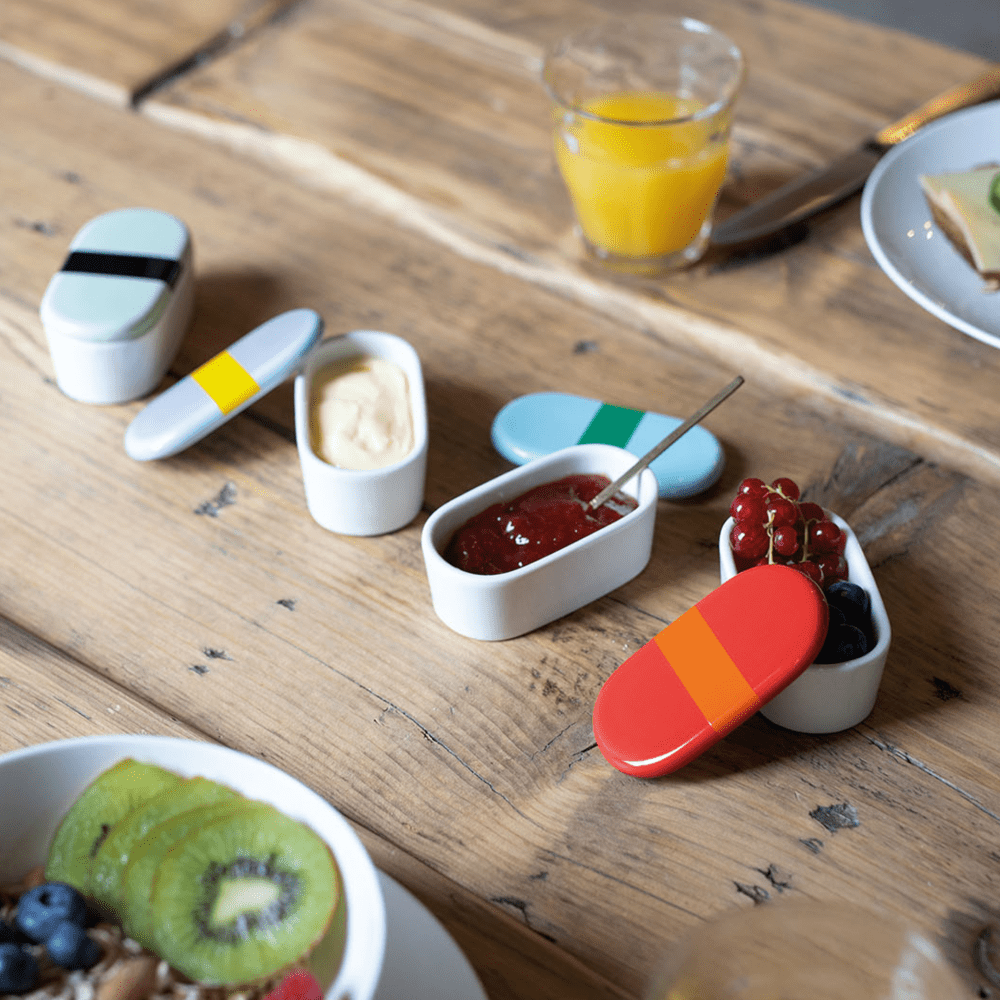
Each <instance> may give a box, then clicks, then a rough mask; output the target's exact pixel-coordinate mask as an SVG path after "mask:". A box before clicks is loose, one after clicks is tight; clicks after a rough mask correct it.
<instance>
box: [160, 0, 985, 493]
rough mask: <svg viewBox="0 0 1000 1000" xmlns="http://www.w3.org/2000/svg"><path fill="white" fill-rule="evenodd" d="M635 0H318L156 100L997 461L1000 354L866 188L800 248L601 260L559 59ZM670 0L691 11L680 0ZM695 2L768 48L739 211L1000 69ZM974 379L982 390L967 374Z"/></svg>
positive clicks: (821, 396) (791, 387)
mask: <svg viewBox="0 0 1000 1000" xmlns="http://www.w3.org/2000/svg"><path fill="white" fill-rule="evenodd" d="M635 6H636V4H634V3H627V4H624V5H621V4H616V5H612V4H610V3H604V4H601V3H586V2H584V0H562V2H560V3H555V4H551V5H545V6H544V8H542V9H540V10H536V9H534V7H533V6H532V5H522V4H512V5H507V4H504V5H501V7H497V6H496V5H493V4H485V3H474V2H468V0H464V2H463V0H449V2H447V3H443V4H429V3H421V2H416V0H378V2H375V3H368V2H364V3H362V2H360V0H323V2H319V0H317V2H314V3H312V4H309V5H306V6H304V7H302V8H301V9H300V10H298V11H297V12H296V16H295V17H293V18H290V19H288V20H285V21H283V22H281V23H280V24H278V25H275V26H274V27H273V29H271V30H266V31H262V32H260V33H259V34H258V35H257V36H256V37H255V38H253V39H251V40H249V41H248V43H247V44H246V45H243V46H241V47H240V48H239V49H238V50H235V51H233V52H232V53H230V54H229V55H228V56H227V57H225V58H223V59H220V60H217V61H215V62H213V63H212V64H211V65H209V66H207V67H205V68H204V69H203V70H199V71H196V72H194V73H192V74H191V75H189V76H186V77H185V78H183V79H182V80H179V81H178V82H177V83H176V85H174V86H172V87H169V88H167V89H166V90H164V91H162V92H160V93H158V94H157V95H154V97H153V98H152V99H151V100H150V101H148V102H147V103H146V104H145V110H146V112H147V113H148V114H150V115H153V116H155V117H156V118H157V119H158V120H160V121H162V122H164V123H168V124H170V125H171V126H172V127H177V128H181V129H187V130H191V131H194V132H196V133H198V134H201V135H205V136H208V137H211V138H212V139H213V140H215V141H219V142H222V143H224V144H227V145H229V146H230V147H231V148H234V149H237V150H239V151H240V153H241V154H242V155H250V156H257V157H259V158H261V159H262V160H264V161H266V162H278V163H282V164H283V165H284V167H285V169H286V170H287V171H288V172H289V173H290V174H292V175H294V176H297V177H299V178H300V179H301V180H302V181H303V182H304V183H307V184H309V185H312V186H315V187H316V188H317V189H319V190H326V191H329V192H331V193H333V194H335V195H336V196H338V197H343V198H347V199H349V200H351V201H353V202H355V203H356V204H358V205H359V206H363V207H364V208H365V209H366V210H369V211H372V212H377V213H379V214H382V215H384V216H385V217H386V218H388V219H391V220H393V221H395V222H396V223H397V224H399V225H401V226H405V227H407V228H410V229H413V230H414V231H417V232H420V233H422V234H424V235H426V236H429V237H430V238H432V239H433V240H435V241H437V242H439V243H442V244H443V245H445V246H446V247H448V248H449V249H451V250H453V251H455V252H457V253H459V254H461V255H463V256H465V257H466V258H467V259H469V260H473V261H479V262H483V263H486V264H488V265H489V266H491V267H494V268H496V269H497V270H500V271H503V272H506V273H513V274H516V275H517V276H518V277H520V278H521V279H522V280H526V281H530V282H533V283H535V284H538V285H540V286H543V287H547V288H550V289H553V290H555V291H557V292H558V293H559V294H561V295H563V296H566V297H568V298H572V299H574V300H576V301H578V302H581V303H584V304H585V305H586V306H587V307H588V308H591V309H595V310H599V311H602V312H605V313H607V314H608V315H610V316H612V317H613V318H615V319H616V320H620V321H621V320H624V321H626V322H628V323H630V324H632V325H634V326H635V327H637V328H640V329H643V330H648V331H650V332H652V333H653V334H654V335H655V336H657V337H660V338H661V339H663V340H664V341H665V342H667V343H670V344H675V345H678V346H681V347H683V348H684V349H686V350H687V349H694V350H700V351H702V352H704V353H705V354H706V355H708V356H711V357H712V358H714V359H716V360H717V361H718V362H719V363H721V364H723V365H724V366H730V365H732V364H734V363H736V362H738V363H739V365H740V367H741V368H742V369H744V370H745V371H747V372H751V373H753V374H754V375H755V376H756V377H758V378H762V379H763V378H767V379H769V380H771V381H773V382H775V384H776V385H779V386H780V390H779V391H780V392H781V393H782V394H791V395H794V396H796V397H797V398H800V399H803V400H808V401H809V403H810V405H811V406H813V407H814V408H815V409H816V410H817V411H818V412H821V413H824V414H829V415H830V416H832V417H833V418H834V419H837V420H843V421H846V422H848V423H849V424H851V425H852V426H854V427H855V428H857V429H860V430H863V431H869V432H873V433H878V434H882V435H889V436H890V437H891V438H892V439H893V440H894V441H895V442H897V443H898V444H900V445H902V446H904V447H907V448H911V449H914V450H917V451H919V452H920V453H921V454H925V455H929V456H931V457H933V458H934V459H936V460H938V461H943V462H947V463H949V464H952V465H955V466H958V467H961V468H963V469H965V470H967V471H970V472H973V473H975V474H977V475H983V476H989V477H991V478H993V479H994V480H995V479H997V478H998V477H1000V432H998V430H997V428H998V427H1000V401H998V399H997V395H996V393H995V392H994V391H993V386H994V385H995V383H996V380H997V377H998V376H1000V354H998V352H996V351H995V350H994V349H992V348H990V347H988V346H986V345H983V344H981V343H978V342H977V341H974V340H972V339H971V338H969V337H966V336H965V335H963V334H961V333H959V332H958V331H955V330H953V329H951V328H950V327H948V326H947V325H945V324H944V323H942V322H941V321H939V320H938V319H936V318H934V317H932V316H930V315H929V314H928V313H926V312H924V311H923V310H922V309H920V307H919V306H917V305H916V304H915V303H913V302H911V301H910V300H909V299H907V298H906V297H905V296H903V295H902V294H901V293H900V292H899V291H898V289H896V288H895V286H894V285H892V283H891V282H890V281H889V279H888V278H887V277H886V276H885V275H883V274H882V272H881V271H880V270H879V269H878V267H877V265H876V264H875V262H874V259H873V258H872V256H871V254H870V252H869V251H868V249H867V246H866V245H865V242H864V239H863V236H862V233H861V229H860V226H859V225H858V219H857V212H858V199H857V198H855V199H853V200H851V201H849V202H847V203H846V204H844V205H842V206H840V207H838V208H836V209H833V210H831V211H829V212H827V213H826V214H824V215H823V216H822V217H820V218H819V219H818V220H816V222H815V223H814V225H813V227H812V231H811V233H810V235H809V237H808V239H806V240H805V241H804V242H801V243H799V244H797V245H795V246H792V247H788V248H786V249H785V250H784V251H783V252H780V253H772V254H771V255H769V256H761V255H759V254H751V255H746V254H730V255H728V256H727V255H724V254H723V253H721V252H718V251H713V252H711V253H710V254H709V255H708V256H707V257H706V258H705V259H704V260H703V261H702V262H701V263H700V264H699V265H698V266H696V267H694V268H692V269H689V270H687V271H685V272H681V273H678V274H675V275H673V276H670V277H668V278H666V279H663V280H660V281H657V282H651V283H637V284H634V285H631V286H626V285H624V284H622V283H618V282H616V283H612V282H611V281H610V280H609V279H608V278H607V277H606V276H604V275H601V274H600V273H597V272H595V271H594V270H593V269H592V268H590V267H589V266H588V265H587V264H586V262H581V260H580V259H579V249H578V246H577V241H576V238H575V237H574V235H573V234H572V231H571V230H572V220H571V213H570V209H569V205H568V200H567V198H566V195H565V193H564V192H563V190H562V187H561V183H560V180H559V178H558V176H557V175H556V172H555V170H554V168H553V163H552V159H553V158H552V155H551V149H550V140H549V135H548V119H549V113H548V108H547V99H546V96H545V94H544V92H543V90H542V87H541V85H540V83H539V80H538V66H539V60H540V56H541V52H542V50H543V46H544V45H545V44H546V43H547V42H548V41H550V40H551V39H553V38H554V37H556V36H557V35H558V34H560V33H562V32H563V31H565V30H566V29H567V28H568V27H569V26H572V25H574V24H576V23H578V22H580V21H581V20H583V19H585V18H587V17H594V16H596V15H597V14H598V13H599V12H600V11H601V10H604V11H608V10H611V9H612V8H614V9H621V10H623V11H625V12H627V11H628V10H631V9H633V8H634V7H635ZM661 6H662V7H663V9H664V10H666V11H673V12H682V13H686V12H687V8H686V7H684V5H683V4H680V3H678V2H674V0H671V2H669V3H666V4H663V5H661ZM699 16H702V17H704V18H705V19H706V20H709V21H712V20H714V21H715V22H716V23H719V24H721V25H724V26H725V27H726V29H727V30H728V31H729V32H730V33H731V35H732V36H733V37H734V38H735V39H736V40H737V41H738V42H739V43H740V44H741V45H742V46H743V48H744V49H745V51H746V52H747V55H748V62H749V67H750V71H749V76H748V81H747V86H746V91H745V94H744V95H743V97H742V98H741V100H740V103H739V108H738V115H737V126H736V130H735V150H734V163H733V171H732V173H733V177H732V181H731V183H730V184H729V185H727V188H726V190H725V192H724V198H723V202H722V204H721V206H720V214H725V213H728V212H729V211H731V210H732V208H733V207H734V206H735V205H736V204H737V203H743V202H746V201H748V200H750V199H751V198H752V197H754V196H756V195H757V194H759V193H761V192H763V191H765V190H768V189H770V188H773V187H774V186H776V185H777V184H779V183H780V182H782V181H784V180H786V179H788V178H789V177H791V176H794V175H795V174H797V173H800V172H801V171H802V170H804V169H806V168H808V167H812V166H816V165H818V164H821V163H823V162H825V161H826V160H827V159H829V158H830V157H832V156H834V155H836V154H837V153H839V152H846V151H847V150H849V149H851V148H853V147H854V146H855V145H857V144H858V143H859V142H861V141H862V140H863V139H864V138H865V137H866V136H867V135H869V134H871V133H872V132H873V131H874V130H875V129H877V128H878V127H880V126H881V125H883V124H885V123H887V122H888V121H890V120H892V119H893V118H895V117H897V116H898V115H900V114H902V113H903V112H905V111H907V110H909V109H910V108H912V107H914V106H915V105H916V104H918V103H920V102H922V101H923V100H925V99H927V98H929V97H930V96H932V95H933V94H934V93H936V92H938V91H940V90H942V89H944V88H945V87H947V86H950V85H951V84H953V83H955V82H956V81H958V80H961V79H964V78H967V77H971V76H972V75H974V74H975V73H977V72H979V71H980V70H981V69H982V68H983V66H984V63H983V62H982V60H979V59H977V58H975V57H973V56H969V55H964V54H961V53H957V52H954V51H951V50H947V49H943V48H941V47H937V46H934V45H932V44H931V43H929V42H925V41H923V40H920V39H916V38H911V37H909V36H906V35H904V34H901V33H894V32H889V31H884V30H883V29H879V28H875V27H872V26H868V25H862V24H860V23H859V22H853V21H848V20H846V19H843V18H839V17H836V16H834V15H831V14H829V13H826V12H823V11H818V10H814V9H812V8H808V7H805V6H802V5H798V4H792V3H786V2H783V0H769V2H767V3H757V2H754V3H750V2H733V0H728V2H724V0H717V2H713V3H708V4H705V5H703V9H701V8H700V9H699ZM889 67H891V68H889ZM455 81H461V85H460V86H456V84H455ZM959 384H961V385H963V386H965V387H966V391H965V392H962V393H955V392H953V391H951V389H950V387H952V386H955V385H959Z"/></svg>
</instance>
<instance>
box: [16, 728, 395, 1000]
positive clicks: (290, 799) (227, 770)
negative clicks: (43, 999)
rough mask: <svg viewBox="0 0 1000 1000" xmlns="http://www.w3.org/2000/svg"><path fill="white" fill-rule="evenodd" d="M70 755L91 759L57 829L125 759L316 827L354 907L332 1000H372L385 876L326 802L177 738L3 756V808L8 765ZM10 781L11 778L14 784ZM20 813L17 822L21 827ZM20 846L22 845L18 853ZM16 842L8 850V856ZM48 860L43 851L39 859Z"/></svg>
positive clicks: (252, 761) (61, 746)
mask: <svg viewBox="0 0 1000 1000" xmlns="http://www.w3.org/2000/svg"><path fill="white" fill-rule="evenodd" d="M66 753H69V754H71V755H74V756H75V757H77V758H79V756H80V754H81V753H89V754H90V756H91V760H90V762H89V763H88V765H87V766H86V767H82V768H81V769H80V770H81V774H80V783H79V784H78V785H77V787H76V788H75V791H71V792H70V794H69V796H68V798H67V799H66V800H63V799H62V798H61V796H56V798H57V799H59V801H53V804H52V809H53V810H54V811H55V814H54V815H53V816H52V818H51V822H52V826H53V829H54V826H55V825H56V824H57V823H58V821H59V819H60V818H61V817H62V816H63V815H64V814H65V812H66V810H67V809H68V808H69V806H70V805H71V804H72V801H73V799H74V798H75V796H76V795H78V794H79V793H80V792H81V791H83V789H84V787H86V784H87V783H88V782H89V781H90V780H92V779H93V778H95V777H96V776H97V775H98V774H100V773H101V771H103V770H105V769H106V768H107V767H110V766H111V765H112V764H113V763H115V762H116V761H118V760H121V759H123V758H125V757H135V758H136V759H137V760H143V761H148V762H150V763H155V764H159V765H161V766H163V767H166V768H169V769H170V770H174V771H177V772H178V773H180V774H183V775H185V776H194V775H202V776H204V777H208V778H213V779H215V780H217V781H220V782H223V783H224V784H227V785H229V786H230V787H232V788H235V789H236V790H237V791H239V792H242V793H243V794H245V795H247V796H248V797H250V798H253V799H257V800H260V801H264V802H270V803H271V804H272V805H274V806H275V807H277V808H279V809H281V810H282V812H284V813H285V814H286V815H288V816H291V817H293V818H294V819H298V820H301V821H303V822H305V823H307V824H308V825H310V826H311V827H312V828H313V829H314V830H315V831H316V832H317V833H318V834H320V836H322V837H323V839H324V840H326V841H327V843H328V844H329V845H330V847H331V849H332V851H333V853H334V856H335V858H336V859H337V862H338V868H339V869H340V872H341V877H342V881H343V890H344V899H345V903H346V907H347V934H346V939H345V946H344V954H343V957H342V959H341V963H340V968H339V970H338V973H337V976H336V978H335V979H334V981H333V983H332V984H331V985H330V987H329V989H328V990H327V991H326V995H325V1000H347V998H349V1000H372V997H373V996H374V994H375V990H376V988H377V986H378V981H379V977H380V975H381V970H382V962H383V959H384V955H385V937H386V919H385V903H384V901H383V897H382V890H381V886H380V884H379V881H378V875H377V872H376V870H375V866H374V864H372V861H371V858H370V857H369V855H368V852H367V851H366V850H365V847H364V845H363V844H362V843H361V841H360V839H359V838H358V836H357V834H356V833H355V832H354V830H353V829H352V828H351V826H350V824H349V823H348V822H347V820H346V819H345V818H344V817H343V816H342V815H341V813H340V812H338V811H337V810H336V809H335V808H334V807H333V806H332V805H330V803H329V802H327V801H326V800H325V799H324V798H323V797H322V796H320V795H319V794H318V793H316V792H314V791H313V790H312V789H311V788H309V787H308V786H307V785H305V784H303V783H302V782H301V781H299V780H298V779H297V778H293V777H292V776H291V775H290V774H288V773H287V772H286V771H282V770H281V769H280V768H278V767H275V766H274V765H273V764H268V763H267V762H266V761H263V760H260V759H258V758H256V757H252V756H250V755H249V754H245V753H242V752H241V751H239V750H233V749H231V748H229V747H225V746H222V745H220V744H215V743H202V742H200V741H198V740H188V739H183V738H180V737H172V736H147V735H134V736H133V735H125V734H121V735H107V736H81V737H73V738H69V739H63V740H55V741H52V742H49V743H40V744H36V745H33V746H30V747H25V748H23V749H21V750H12V751H9V752H8V753H5V754H2V755H0V802H4V803H11V802H12V801H13V794H12V790H11V789H5V788H4V785H5V784H6V783H7V782H6V781H5V778H4V775H5V773H6V774H9V773H10V768H9V765H11V764H21V765H26V766H28V767H29V768H30V765H31V763H32V762H41V761H43V760H44V758H46V757H50V756H59V755H62V754H66ZM8 780H9V779H8ZM19 819H20V815H19V814H18V815H16V816H15V817H14V822H17V821H18V820H19ZM0 826H2V823H0ZM16 846H17V845H15V847H16ZM9 847H10V844H9V843H5V844H4V851H5V853H6V852H7V850H8V848H9ZM36 856H37V857H38V858H39V861H38V862H36V863H41V862H42V861H43V860H44V848H41V849H39V850H38V852H37V855H36Z"/></svg>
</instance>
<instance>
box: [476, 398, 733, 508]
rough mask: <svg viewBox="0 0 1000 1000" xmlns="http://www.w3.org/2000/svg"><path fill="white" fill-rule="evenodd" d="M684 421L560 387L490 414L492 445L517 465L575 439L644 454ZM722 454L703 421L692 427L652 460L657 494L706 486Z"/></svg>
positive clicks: (681, 494) (671, 495) (675, 496)
mask: <svg viewBox="0 0 1000 1000" xmlns="http://www.w3.org/2000/svg"><path fill="white" fill-rule="evenodd" d="M681 423H683V421H681V420H679V419H678V418H677V417H669V416H665V415H664V414H661V413H653V412H652V411H645V412H644V411H642V410H632V409H628V408H626V407H621V406H613V405H610V404H608V403H604V402H602V401H601V400H598V399H589V398H586V397H583V396H573V395H570V394H568V393H561V392H535V393H530V394H529V395H526V396H519V397H517V399H514V400H511V402H509V403H507V405H506V406H504V407H503V409H501V410H500V412H499V413H498V414H497V415H496V417H495V418H494V420H493V426H492V430H491V436H492V439H493V446H494V447H495V448H496V450H497V451H498V452H500V454H501V455H503V456H504V458H506V459H507V460H508V461H511V462H513V463H514V464H515V465H523V464H524V463H525V462H530V461H531V460H532V459H535V458H539V457H541V456H542V455H549V454H551V453H552V452H554V451H558V450H559V449H560V448H568V447H570V446H571V445H574V444H593V443H600V444H612V445H615V446H616V447H618V448H624V449H625V450H626V451H629V452H631V453H632V454H633V455H636V456H638V455H644V454H645V453H646V452H648V451H649V450H650V449H651V448H653V447H654V446H655V445H656V444H657V443H658V442H659V441H662V440H663V438H665V437H666V436H667V435H668V434H669V433H670V432H671V431H673V430H675V429H676V428H677V427H679V426H680V425H681ZM724 466H725V455H724V454H723V451H722V445H721V444H720V443H719V441H718V439H717V438H716V437H715V436H714V435H713V434H712V433H711V432H710V431H708V430H706V429H705V428H704V427H692V428H691V429H690V430H689V431H688V432H687V433H686V434H685V435H684V436H683V437H681V438H680V439H679V440H678V441H676V442H675V443H674V444H673V445H672V446H671V447H670V448H668V449H667V451H665V452H663V454H662V455H660V456H659V457H658V458H656V459H654V460H653V462H651V463H650V466H649V468H650V469H651V470H652V472H653V475H654V476H656V481H657V483H658V485H659V492H660V496H661V497H665V498H668V499H671V500H680V499H683V498H685V497H690V496H695V495H696V494H698V493H701V492H703V491H704V490H707V489H708V488H709V487H710V486H711V485H712V484H713V483H715V482H716V481H717V480H718V478H719V476H720V475H721V474H722V470H723V467H724Z"/></svg>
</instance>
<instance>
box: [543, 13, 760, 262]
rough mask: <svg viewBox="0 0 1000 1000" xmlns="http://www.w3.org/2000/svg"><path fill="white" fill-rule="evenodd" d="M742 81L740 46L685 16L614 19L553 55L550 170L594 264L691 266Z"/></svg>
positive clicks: (549, 70) (704, 235) (547, 76)
mask: <svg viewBox="0 0 1000 1000" xmlns="http://www.w3.org/2000/svg"><path fill="white" fill-rule="evenodd" d="M743 74H744V63H743V56H742V54H741V52H740V50H739V48H737V46H736V45H735V44H733V42H732V41H730V40H729V39H728V38H727V37H726V36H725V35H723V34H722V33H721V32H719V31H717V30H716V29H715V28H712V27H710V26H709V25H707V24H703V23H702V22H701V21H696V20H694V19H692V18H689V17H682V18H675V17H668V16H663V15H657V14H637V15H635V16H632V17H629V18H627V19H626V18H622V19H613V20H610V21H607V22H605V23H603V24H601V25H598V26H596V27H590V28H586V29H583V30H581V31H580V32H578V33H576V34H573V35H570V36H568V37H566V38H563V39H562V40H561V41H559V42H557V43H556V44H555V46H553V47H552V49H551V50H550V51H549V52H548V54H547V56H546V58H545V63H544V67H543V71H542V79H543V81H544V83H545V87H546V89H547V90H548V92H549V95H550V96H551V98H552V101H553V112H552V119H553V140H554V144H555V153H556V161H557V162H558V164H559V170H560V172H561V173H562V177H563V180H564V181H565V182H566V187H567V188H568V189H569V195H570V199H571V200H572V203H573V208H574V211H575V214H576V219H577V222H578V224H579V228H580V231H581V234H582V237H583V242H584V245H585V247H586V248H587V250H588V251H589V253H590V254H591V255H592V256H593V257H595V258H597V259H598V260H599V261H601V262H602V263H604V264H607V265H610V266H612V267H614V268H615V269H618V270H624V271H627V272H631V273H638V274H650V273H657V272H660V271H666V270H669V269H671V268H675V267H681V266H684V265H686V264H691V263H693V262H694V261H696V260H698V259H699V258H700V257H701V255H702V254H703V253H704V252H705V248H706V246H707V245H708V239H709V235H710V233H711V229H712V213H713V210H714V208H715V203H716V201H717V200H718V196H719V190H720V189H721V187H722V182H723V180H724V178H725V175H726V166H727V163H728V159H729V133H730V129H731V126H732V117H733V105H734V103H735V101H736V97H737V94H738V93H739V89H740V86H741V84H742V82H743Z"/></svg>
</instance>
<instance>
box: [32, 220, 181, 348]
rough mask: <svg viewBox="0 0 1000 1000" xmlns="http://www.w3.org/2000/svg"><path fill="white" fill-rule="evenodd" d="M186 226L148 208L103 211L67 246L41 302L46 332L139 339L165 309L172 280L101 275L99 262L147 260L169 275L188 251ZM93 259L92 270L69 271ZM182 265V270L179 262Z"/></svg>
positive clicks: (82, 337) (88, 337) (81, 337)
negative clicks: (173, 264) (116, 257)
mask: <svg viewBox="0 0 1000 1000" xmlns="http://www.w3.org/2000/svg"><path fill="white" fill-rule="evenodd" d="M188 245H189V237H188V231H187V227H186V226H185V225H184V223H183V222H181V221H180V220H179V219H176V218H174V216H172V215H168V214H167V213H166V212H160V211H157V210H156V209H151V208H124V209H119V210H117V211H114V212H106V213H105V214H103V215H99V216H97V217H96V218H95V219H92V220H91V221H90V222H88V223H87V224H86V225H85V226H84V227H83V228H82V229H81V230H80V231H79V232H78V233H77V234H76V236H75V237H74V238H73V241H72V243H70V247H69V251H70V256H69V257H68V258H67V262H66V264H64V265H63V269H62V270H60V271H58V272H57V273H56V274H55V275H54V276H53V278H52V280H51V281H50V282H49V285H48V287H47V288H46V290H45V295H44V296H43V298H42V305H41V319H42V325H43V326H44V327H45V330H46V333H48V334H49V335H50V336H51V335H56V336H64V337H73V338H75V339H79V340H89V341H113V340H125V339H130V338H133V337H138V336H141V335H142V334H143V333H145V332H146V330H148V329H149V328H150V327H152V326H153V325H154V324H155V323H156V322H157V320H158V319H159V317H160V315H161V314H162V311H163V310H164V309H165V308H166V305H167V301H168V298H169V296H170V293H171V285H172V282H168V281H167V280H164V278H162V277H145V276H143V277H133V276H131V275H125V274H121V273H114V272H113V271H112V272H111V273H106V272H105V273H102V272H100V271H99V270H96V268H100V267H101V266H102V265H101V261H108V262H109V267H110V266H111V264H112V263H113V262H112V261H111V257H112V255H121V256H125V257H128V258H134V259H135V261H137V262H141V261H142V260H143V259H145V258H148V259H150V260H152V261H154V262H160V263H161V267H160V268H159V269H157V268H150V270H152V271H153V272H154V273H156V271H157V270H159V271H160V272H164V273H165V272H166V271H169V270H170V268H169V262H171V261H174V262H179V263H180V262H182V261H183V258H184V256H185V254H186V253H187V250H188ZM83 254H88V255H93V258H92V260H93V264H92V265H91V266H92V267H94V268H95V270H67V269H66V267H67V265H68V264H69V263H70V261H71V260H73V259H74V255H76V258H75V259H79V256H80V255H83ZM180 266H182V267H183V266H185V264H184V263H180Z"/></svg>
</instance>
